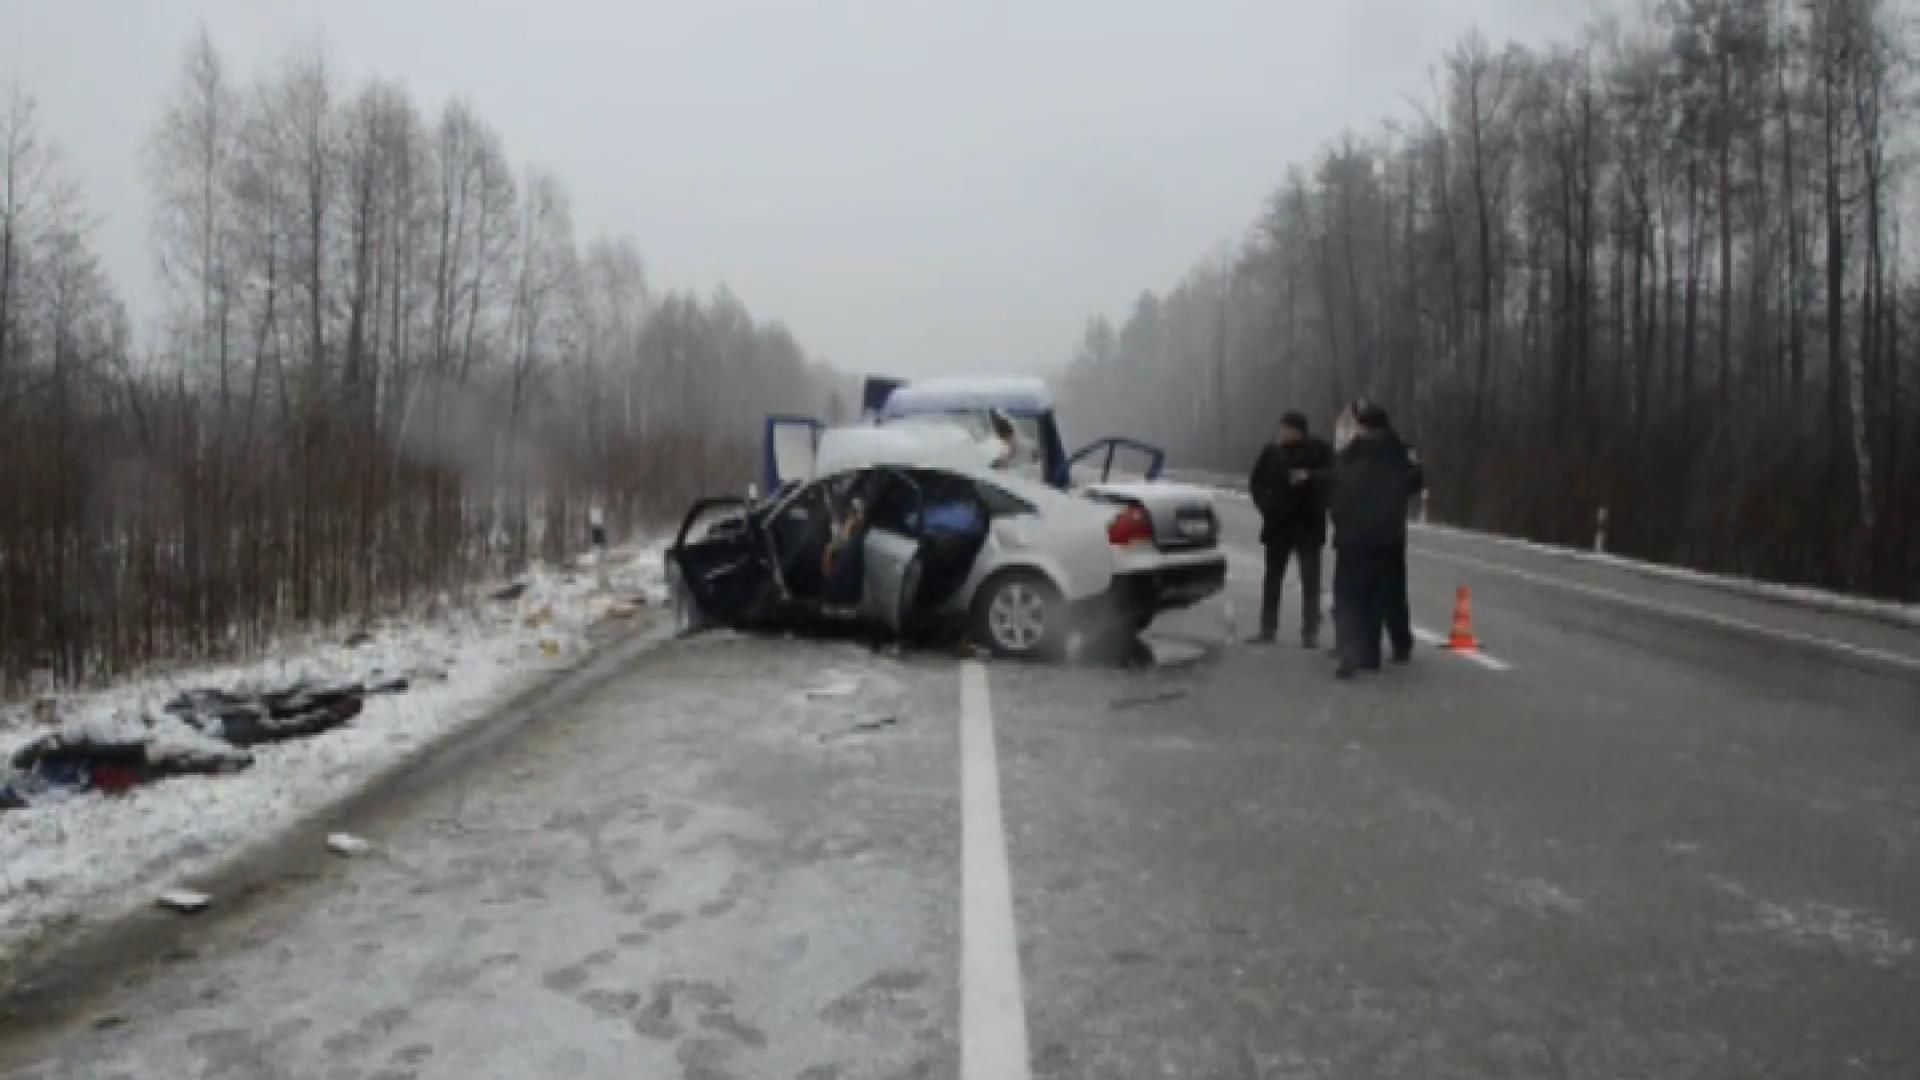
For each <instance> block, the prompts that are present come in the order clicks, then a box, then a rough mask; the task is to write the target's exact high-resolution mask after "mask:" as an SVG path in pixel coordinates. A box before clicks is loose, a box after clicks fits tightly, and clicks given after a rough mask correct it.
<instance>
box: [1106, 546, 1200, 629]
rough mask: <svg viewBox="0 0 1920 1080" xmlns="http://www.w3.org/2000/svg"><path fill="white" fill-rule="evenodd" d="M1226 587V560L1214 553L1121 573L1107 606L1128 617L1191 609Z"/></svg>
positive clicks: (1117, 576)
mask: <svg viewBox="0 0 1920 1080" xmlns="http://www.w3.org/2000/svg"><path fill="white" fill-rule="evenodd" d="M1226 585H1227V559H1226V556H1224V555H1221V554H1219V553H1217V552H1213V553H1209V554H1207V555H1204V556H1199V557H1184V558H1181V559H1180V560H1179V561H1177V562H1168V563H1165V564H1162V565H1158V566H1150V567H1140V568H1135V569H1130V570H1125V571H1122V572H1120V573H1117V574H1115V575H1114V577H1113V585H1112V586H1111V587H1110V588H1109V589H1108V599H1109V602H1110V603H1111V605H1112V606H1113V607H1114V608H1115V609H1117V610H1119V611H1121V612H1123V613H1126V614H1130V615H1139V616H1146V615H1157V614H1159V613H1160V612H1163V611H1176V610H1178V609H1180V608H1184V607H1191V606H1193V605H1194V604H1197V603H1199V602H1200V601H1202V600H1205V599H1207V598H1208V597H1210V596H1212V595H1214V594H1215V593H1218V592H1219V591H1220V590H1222V589H1224V588H1226Z"/></svg>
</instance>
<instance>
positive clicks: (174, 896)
mask: <svg viewBox="0 0 1920 1080" xmlns="http://www.w3.org/2000/svg"><path fill="white" fill-rule="evenodd" d="M159 903H160V906H161V907H163V908H166V909H167V910H169V911H178V912H180V913H181V914H183V915H198V914H200V913H201V912H203V911H205V910H207V908H208V907H209V906H210V905H212V903H213V897H211V896H208V895H207V894H206V893H202V892H194V891H193V890H192V889H168V890H167V891H166V892H163V893H161V894H160V900H159Z"/></svg>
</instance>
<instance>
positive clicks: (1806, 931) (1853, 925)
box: [1710, 876, 1920, 968]
mask: <svg viewBox="0 0 1920 1080" xmlns="http://www.w3.org/2000/svg"><path fill="white" fill-rule="evenodd" d="M1710 880H1711V881H1712V882H1713V885H1714V886H1715V887H1716V888H1718V889H1719V890H1720V891H1721V892H1723V893H1726V894H1727V895H1728V896H1732V897H1734V898H1736V899H1739V900H1742V901H1745V902H1746V903H1748V904H1750V905H1751V906H1752V907H1753V911H1754V917H1753V919H1752V920H1751V921H1749V922H1747V923H1745V924H1742V925H1743V926H1745V927H1748V928H1757V929H1759V930H1761V931H1763V932H1765V933H1767V934H1769V935H1771V936H1773V937H1775V938H1778V939H1780V940H1782V941H1785V942H1787V943H1788V944H1791V945H1797V946H1803V947H1824V948H1833V949H1838V950H1839V951H1840V952H1842V953H1845V954H1846V955H1848V956H1851V957H1854V958H1855V959H1858V960H1864V961H1866V962H1867V963H1870V964H1872V965H1874V966H1875V967H1882V968H1892V967H1898V966H1900V965H1901V964H1902V963H1903V962H1905V961H1906V960H1908V959H1910V958H1911V957H1912V956H1913V955H1914V953H1915V951H1916V950H1917V949H1920V944H1917V943H1916V942H1915V941H1914V939H1913V936H1912V935H1910V934H1908V933H1907V932H1906V931H1905V930H1903V929H1901V928H1900V927H1899V926H1897V925H1895V924H1894V923H1892V922H1890V921H1888V920H1887V919H1883V918H1881V917H1880V916H1878V915H1875V914H1873V913H1871V912H1866V911H1860V910H1858V909H1855V908H1848V907H1843V906H1841V905H1839V904H1829V903H1825V902H1823V901H1818V900H1808V901H1802V902H1800V903H1797V904H1782V903H1778V902H1776V901H1772V900H1768V899H1765V898H1763V897H1757V896H1754V895H1753V894H1752V893H1750V892H1748V891H1747V889H1746V888H1745V887H1743V886H1742V885H1740V883H1739V882H1736V881H1729V880H1727V879H1725V878H1722V877H1717V876H1716V877H1713V878H1711V879H1710Z"/></svg>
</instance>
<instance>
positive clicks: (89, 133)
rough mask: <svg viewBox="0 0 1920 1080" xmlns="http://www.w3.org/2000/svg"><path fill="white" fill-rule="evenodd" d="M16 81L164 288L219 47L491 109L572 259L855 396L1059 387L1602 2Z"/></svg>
mask: <svg viewBox="0 0 1920 1080" xmlns="http://www.w3.org/2000/svg"><path fill="white" fill-rule="evenodd" d="M0 9H3V10H4V18H0V26H4V27H5V34H4V36H0V82H4V81H6V80H9V79H18V80H19V82H20V83H21V84H22V85H23V86H24V87H25V88H26V89H27V90H28V91H30V92H31V93H33V94H34V95H35V96H37V97H38V98H39V99H40V103H41V110H42V119H43V121H44V123H45V125H46V127H47V128H48V130H49V132H50V133H51V134H52V135H53V136H54V137H55V139H56V140H57V141H58V142H59V144H60V145H61V148H62V150H63V152H64V155H65V157H66V159H67V162H68V164H69V165H70V166H71V168H72V171H73V172H74V173H75V174H76V176H77V177H78V178H79V179H80V180H81V181H82V183H83V184H84V185H85V188H86V191H87V194H88V197H89V200H90V202H91V204H92V206H93V207H94V209H95V210H96V211H97V212H98V213H99V214H100V215H101V217H102V218H103V221H102V224H101V227H100V230H99V233H98V237H97V242H98V246H99V248H100V250H101V251H102V253H103V255H104V257H105V259H106V261H107V264H108V266H109V267H110V269H111V270H112V272H113V274H114V276H115V278H116V280H117V281H118V282H119V284H120V286H121V288H122V289H123V291H125V292H126V293H127V294H128V295H129V297H130V299H131V300H132V301H133V302H134V305H135V310H136V312H137V313H142V314H144V313H146V312H147V311H149V310H150V309H151V307H152V305H153V298H154V296H155V294H156V289H155V286H154V285H153V282H152V278H153V274H152V256H151V252H150V245H149V243H148V236H149V233H148V225H147V215H148V209H147V203H146V197H145V192H144V183H143V179H142V175H141V173H142V164H141V149H142V146H143V144H144V141H145V139H146V136H147V132H148V131H149V130H150V129H151V127H152V124H153V121H154V118H155V117H156V116H157V115H158V112H159V110H160V99H161V98H162V96H163V95H165V94H166V93H167V92H168V91H169V89H170V87H171V86H172V85H173V81H174V78H175V75H176V72H177V70H178V66H179V59H180V54H181V51H182V48H183V47H184V46H185V44H186V42H187V41H188V39H189V37H190V36H191V35H192V33H193V32H194V28H195V27H196V26H197V25H198V24H199V23H200V22H202V21H204V22H205V23H206V25H207V26H208V27H209V29H210V30H211V31H212V33H213V36H214V39H215V41H216V43H217V44H218V45H219V46H220V47H221V49H222V50H223V51H224V52H225V53H226V54H227V56H228V58H229V60H230V61H231V62H232V63H233V65H234V67H235V69H236V71H237V72H238V73H240V74H242V75H246V74H250V73H252V72H254V71H257V70H260V69H262V68H265V67H267V66H270V65H272V64H274V63H277V62H278V61H279V60H280V59H281V58H282V57H283V56H284V55H286V54H287V53H288V52H289V51H290V50H292V49H294V48H296V47H299V46H302V45H304V44H308V43H311V42H313V41H314V40H316V39H317V40H321V41H323V42H324V43H325V45H326V47H327V49H328V53H329V56H330V57H331V59H332V61H333V62H334V63H335V65H336V67H337V68H338V70H339V71H340V72H341V73H342V74H343V75H345V76H346V77H348V78H352V79H358V78H361V77H365V76H369V75H380V76H384V77H388V78H393V79H397V80H398V81H400V82H402V83H404V84H405V85H406V86H407V87H408V88H409V89H410V90H411V91H412V92H413V94H414V96H415V99H416V100H417V101H418V102H419V103H420V104H421V106H422V107H423V108H424V109H427V110H430V111H431V110H436V109H437V108H438V107H439V104H440V103H441V102H443V101H444V100H446V99H447V98H449V97H453V96H464V97H467V98H469V99H471V100H472V101H473V102H474V103H475V104H476V105H477V107H478V108H479V110H480V112H481V113H482V115H484V116H485V117H486V118H487V119H488V120H489V121H491V122H492V123H493V124H494V125H495V126H496V127H497V128H499V130H500V131H501V133H502V135H503V137H504V138H505V140H506V142H507V146H508V150H509V152H510V153H511V154H512V155H513V156H514V157H515V158H516V159H517V160H518V161H519V162H522V163H526V162H536V163H539V164H541V165H544V166H547V167H550V168H552V169H555V170H557V171H558V172H559V173H560V174H561V175H562V176H564V177H565V178H566V179H567V181H568V183H569V185H570V186H571V189H572V191H573V194H574V198H575V213H576V220H577V221H578V223H579V226H580V230H581V233H582V239H583V241H584V239H585V238H586V236H588V235H591V234H592V233H594V232H599V231H607V232H625V233H628V234H631V235H632V236H633V237H634V238H635V239H636V240H637V241H638V242H639V243H640V245H641V248H642V250H643V251H644V253H645V255H646V258H647V261H648V267H649V271H650V273H651V274H652V277H653V280H654V282H655V284H656V285H659V286H667V287H676V288H688V287H690V288H694V289H696V290H698V291H700V292H702V293H707V292H709V291H710V290H711V289H712V288H713V287H714V286H716V285H718V284H719V283H721V282H723V281H724V282H725V283H727V284H728V285H729V286H730V287H731V288H732V289H733V290H734V292H735V293H736V294H737V295H739V296H740V297H741V298H742V299H743V300H744V301H745V302H746V303H747V305H748V306H749V307H750V308H751V309H752V310H753V311H754V313H755V314H756V315H759V316H762V317H770V318H778V319H781V320H783V321H785V322H786V323H787V324H788V325H789V326H791V327H792V328H793V330H794V332H795V333H796V335H797V336H798V337H799V339H800V340H801V342H802V343H803V344H805V345H806V346H807V348H808V349H809V350H810V351H811V352H813V353H814V354H815V355H816V356H822V357H826V358H829V359H831V360H832V361H833V362H834V363H835V364H836V365H838V366H840V367H842V368H845V369H847V370H849V371H898V372H902V373H908V374H921V373H931V372H966V371H987V370H1017V369H1037V368H1039V367H1042V366H1047V365H1052V364H1054V363H1057V362H1059V361H1061V360H1062V359H1064V358H1065V356H1066V354H1067V353H1068V351H1069V350H1070V348H1071V346H1072V344H1073V342H1074V341H1075V339H1076V338H1077V336H1078V334H1079V331H1080V328H1081V325H1082V323H1083V321H1084V319H1085V318H1086V316H1088V315H1089V314H1091V313H1093V312H1095V311H1108V312H1114V313H1118V312H1122V311H1124V309H1125V308H1126V307H1127V306H1128V305H1129V304H1130V303H1131V301H1132V299H1133V297H1134V296H1136V295H1137V294H1138V293H1139V291H1140V290H1141V289H1142V288H1144V287H1149V286H1151V287H1154V288H1161V287H1164V286H1166V285H1169V284H1171V283H1172V282H1173V281H1174V280H1175V279H1176V278H1177V277H1178V276H1179V275H1180V274H1182V273H1184V272H1185V271H1186V270H1187V269H1188V268H1189V267H1190V266H1191V265H1192V264H1193V263H1194V261H1195V260H1196V259H1197V258H1198V257H1199V256H1201V255H1203V254H1205V253H1206V252H1207V251H1208V250H1210V249H1213V248H1215V247H1217V246H1218V245H1220V244H1221V243H1222V242H1223V241H1227V240H1231V239H1233V238H1235V237H1237V236H1238V235H1239V234H1240V233H1241V231H1242V229H1243V228H1244V227H1245V226H1246V225H1247V224H1248V223H1249V222H1250V221H1251V219H1252V218H1253V216H1254V215H1255V214H1256V213H1257V211H1258V210H1259V206H1260V202H1261V200H1262V198H1263V197H1264V196H1265V194H1266V193H1267V191H1269V190H1270V189H1271V188H1272V187H1273V186H1274V185H1275V184H1276V183H1277V182H1278V181H1279V180H1280V179H1281V178H1282V176H1283V174H1284V170H1285V168H1286V166H1287V165H1288V164H1289V163H1290V162H1293V161H1297V160H1302V159H1305V158H1307V157H1309V156H1310V155H1311V154H1313V153H1314V152H1315V151H1316V150H1317V149H1318V147H1319V146H1320V145H1321V144H1322V143H1323V142H1325V141H1327V140H1329V139H1331V138H1333V137H1335V136H1337V135H1338V133H1339V132H1340V131H1341V129H1342V128H1343V127H1347V126H1354V127H1364V126H1367V125H1370V124H1371V123H1372V122H1373V121H1375V120H1377V119H1378V118H1380V117H1382V116H1386V115H1390V114H1391V115H1404V114H1405V107H1404V105H1403V101H1404V98H1405V96H1406V95H1408V94H1418V93H1422V92H1423V89H1424V87H1425V86H1426V85H1427V72H1428V69H1429V67H1430V66H1431V65H1432V64H1433V63H1434V62H1435V61H1436V60H1437V59H1438V57H1439V55H1440V53H1441V52H1442V51H1443V50H1444V49H1446V48H1447V47H1449V46H1450V45H1451V44H1452V43H1453V42H1454V41H1455V40H1456V39H1457V38H1458V37H1459V36H1460V35H1461V34H1463V33H1464V32H1466V31H1467V30H1468V29H1469V28H1471V27H1473V26H1475V25H1478V26H1479V27H1481V28H1482V29H1483V30H1484V31H1485V32H1486V33H1487V34H1488V35H1489V36H1490V37H1493V38H1496V39H1499V38H1504V37H1515V38H1519V39H1521V40H1525V41H1540V40H1546V39H1560V38H1564V37H1567V36H1569V35H1571V34H1572V32H1573V31H1574V30H1575V29H1576V28H1577V27H1578V25H1579V24H1580V23H1581V22H1582V21H1584V19H1585V17H1586V15H1587V14H1588V11H1589V3H1588V0H1152V2H1139V0H1027V2H989V0H966V2H952V0H950V2H944V3H923V2H917V0H758V2H751V0H680V2H670V3H669V2H652V0H541V2H537V3H536V2H530V0H0Z"/></svg>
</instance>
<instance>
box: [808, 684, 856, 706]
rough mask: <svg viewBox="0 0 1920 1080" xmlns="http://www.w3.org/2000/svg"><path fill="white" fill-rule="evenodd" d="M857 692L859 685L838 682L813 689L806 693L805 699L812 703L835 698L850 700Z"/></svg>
mask: <svg viewBox="0 0 1920 1080" xmlns="http://www.w3.org/2000/svg"><path fill="white" fill-rule="evenodd" d="M859 692H860V684H859V683H856V682H853V681H851V680H842V681H840V682H830V683H824V684H822V685H820V686H816V687H814V688H813V689H811V690H809V691H807V698H808V699H809V700H812V701H821V700H826V699H835V698H850V697H852V696H853V695H855V694H857V693H859Z"/></svg>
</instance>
